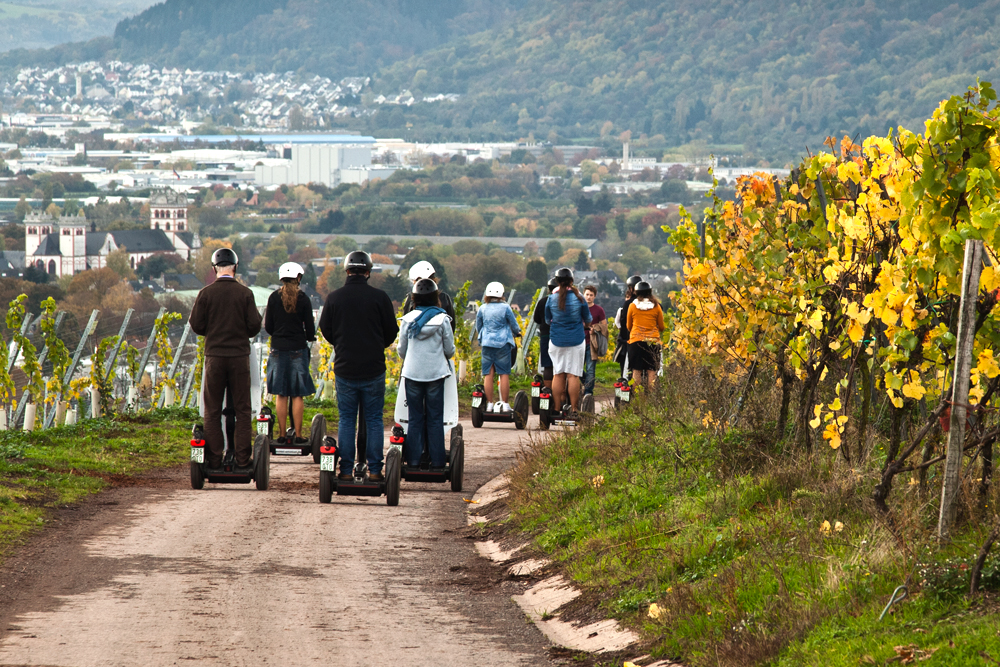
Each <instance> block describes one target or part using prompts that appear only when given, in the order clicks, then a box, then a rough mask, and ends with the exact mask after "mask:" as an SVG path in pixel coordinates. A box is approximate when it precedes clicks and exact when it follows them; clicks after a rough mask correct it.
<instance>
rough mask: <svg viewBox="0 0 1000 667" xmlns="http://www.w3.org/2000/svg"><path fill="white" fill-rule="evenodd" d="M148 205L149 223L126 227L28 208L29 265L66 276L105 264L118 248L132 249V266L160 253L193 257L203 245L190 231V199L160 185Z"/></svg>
mask: <svg viewBox="0 0 1000 667" xmlns="http://www.w3.org/2000/svg"><path fill="white" fill-rule="evenodd" d="M149 204H150V217H149V227H150V228H149V229H138V230H128V231H114V232H98V231H96V230H95V229H93V228H91V230H90V231H88V230H87V220H86V218H84V217H83V216H82V215H75V216H66V215H64V216H61V217H60V218H59V219H58V220H56V219H55V218H53V217H52V216H51V215H49V214H47V213H29V214H28V215H27V216H26V217H25V219H24V254H25V264H26V265H33V266H34V267H35V268H37V269H38V270H40V271H45V272H46V273H48V274H49V275H51V276H56V277H62V276H72V275H75V274H77V273H79V272H81V271H86V270H88V269H99V268H103V267H105V266H107V258H108V255H109V254H111V253H112V252H114V251H115V250H118V249H119V248H126V249H127V250H128V254H129V264H131V266H132V268H133V269H134V268H135V267H136V266H137V265H138V264H139V263H140V262H142V261H143V260H144V259H146V258H147V257H151V256H152V255H155V254H158V253H176V254H178V255H180V256H181V257H182V258H184V259H190V258H191V254H192V253H193V252H194V251H195V250H197V249H198V248H200V247H201V239H199V238H198V235H197V234H195V233H193V232H191V231H189V227H188V219H187V198H186V197H184V196H183V195H179V194H177V193H175V192H173V191H172V190H158V191H156V192H153V193H152V195H150V198H149Z"/></svg>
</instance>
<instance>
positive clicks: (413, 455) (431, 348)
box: [398, 278, 455, 472]
mask: <svg viewBox="0 0 1000 667" xmlns="http://www.w3.org/2000/svg"><path fill="white" fill-rule="evenodd" d="M410 296H411V298H412V300H413V305H414V309H413V310H411V311H410V312H409V313H407V314H406V315H404V316H403V319H402V321H401V322H400V328H399V346H398V349H399V356H400V357H401V358H402V359H403V378H405V380H406V383H405V385H406V404H407V408H408V410H409V420H410V421H409V424H408V428H407V433H406V451H404V452H403V455H404V457H405V458H406V464H407V465H409V466H413V467H418V466H419V465H420V456H421V455H422V454H423V452H424V443H426V444H427V451H428V453H429V454H430V458H431V470H432V471H435V472H442V471H444V469H445V464H446V460H445V449H444V380H445V378H447V377H448V376H449V375H451V367H450V366H449V364H448V359H450V358H451V357H452V355H454V354H455V337H454V334H453V333H452V331H451V318H450V317H448V314H447V313H445V311H444V309H443V308H441V306H440V303H439V301H438V288H437V283H436V282H434V281H433V280H430V279H427V278H425V279H422V280H418V281H417V282H415V283H414V284H413V290H412V291H411V293H410Z"/></svg>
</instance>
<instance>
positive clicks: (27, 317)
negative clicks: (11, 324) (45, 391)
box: [7, 313, 31, 374]
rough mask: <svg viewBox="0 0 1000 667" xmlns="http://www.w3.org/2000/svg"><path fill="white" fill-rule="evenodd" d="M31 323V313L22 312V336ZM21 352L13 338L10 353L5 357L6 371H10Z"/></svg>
mask: <svg viewBox="0 0 1000 667" xmlns="http://www.w3.org/2000/svg"><path fill="white" fill-rule="evenodd" d="M30 325H31V313H25V314H24V321H23V322H21V335H22V336H24V335H26V334H27V333H28V327H29V326H30ZM20 353H21V346H20V344H19V343H18V342H17V341H16V340H14V341H11V348H10V355H8V357H7V373H8V374H9V373H11V372H13V370H14V362H16V361H17V356H18V355H19V354H20Z"/></svg>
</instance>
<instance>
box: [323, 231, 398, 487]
mask: <svg viewBox="0 0 1000 667" xmlns="http://www.w3.org/2000/svg"><path fill="white" fill-rule="evenodd" d="M344 265H345V268H346V269H347V281H346V282H345V283H344V286H343V287H341V288H340V289H338V290H335V291H333V292H330V294H329V295H327V297H326V303H325V304H324V306H323V315H322V316H321V317H320V320H319V329H320V331H321V332H322V333H323V337H324V338H326V339H327V340H328V341H329V342H330V344H331V345H333V352H334V362H333V372H334V374H335V375H336V378H337V380H336V382H337V410H338V412H339V413H340V423H339V425H338V427H337V437H338V440H339V442H340V449H339V454H340V479H342V480H349V479H353V477H354V475H353V469H354V436H355V425H356V423H357V420H358V408H359V406H360V407H361V412H362V418H363V419H364V420H365V425H366V428H367V437H368V445H367V451H366V455H367V456H366V458H367V459H368V479H369V480H370V481H373V482H380V481H382V480H383V479H384V476H383V475H382V447H383V443H384V440H383V436H382V433H383V430H384V429H383V427H382V410H383V408H384V407H385V348H387V347H389V346H390V345H392V342H393V341H394V340H396V334H398V333H399V326H398V325H397V324H396V315H395V313H394V312H393V309H392V300H391V299H389V295H388V294H386V293H385V292H383V291H382V290H380V289H376V288H374V287H372V286H370V285H369V284H368V277H369V276H370V275H371V270H372V258H371V257H370V256H369V255H368V253H366V252H361V251H359V250H358V251H355V252H352V253H351V254H349V255H348V256H347V258H346V261H345V262H344Z"/></svg>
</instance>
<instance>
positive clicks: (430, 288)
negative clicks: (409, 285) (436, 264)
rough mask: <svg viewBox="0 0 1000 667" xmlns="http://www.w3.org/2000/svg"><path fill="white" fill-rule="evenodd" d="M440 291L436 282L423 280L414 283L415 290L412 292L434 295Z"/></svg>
mask: <svg viewBox="0 0 1000 667" xmlns="http://www.w3.org/2000/svg"><path fill="white" fill-rule="evenodd" d="M437 291H438V285H437V283H436V282H434V281H433V280H431V279H430V278H421V279H420V280H418V281H417V282H415V283H413V289H412V290H410V293H411V294H434V293H435V292H437Z"/></svg>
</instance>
